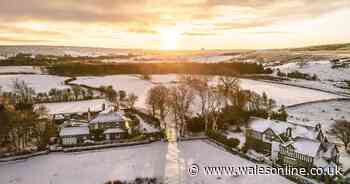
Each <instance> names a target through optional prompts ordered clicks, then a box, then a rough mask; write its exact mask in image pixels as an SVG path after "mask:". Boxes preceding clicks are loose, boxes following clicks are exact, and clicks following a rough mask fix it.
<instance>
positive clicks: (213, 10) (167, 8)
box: [0, 0, 350, 28]
mask: <svg viewBox="0 0 350 184" xmlns="http://www.w3.org/2000/svg"><path fill="white" fill-rule="evenodd" d="M349 5H350V1H349V0H332V1H329V0H293V1H290V0H189V1H185V2H176V1H168V0H128V1H125V0H103V1H101V0H50V1H42V0H26V1H23V0H1V1H0V20H3V21H19V20H43V21H53V22H57V21H65V22H77V23H81V22H88V23H109V24H115V25H118V24H120V25H124V26H126V25H127V24H132V23H133V24H139V25H159V24H161V25H163V24H164V25H166V24H169V25H172V24H175V23H176V22H181V21H188V22H191V21H200V20H211V19H213V18H215V17H225V16H228V17H230V16H232V14H235V13H237V12H236V9H237V8H245V9H244V11H242V12H241V11H240V12H238V13H240V14H245V13H249V14H253V15H256V16H255V19H243V21H246V22H245V23H241V22H236V23H235V22H234V21H232V20H230V19H228V20H227V22H226V24H227V25H231V26H232V28H236V27H252V26H255V25H256V26H261V25H266V24H273V23H274V21H281V20H283V19H284V20H290V19H294V18H312V17H315V16H320V15H323V14H326V13H328V12H332V11H336V10H337V9H340V8H344V7H349ZM219 7H225V8H226V9H225V10H226V11H223V12H221V11H219V10H220V9H219V10H218V8H219ZM230 8H231V9H230ZM260 19H263V20H262V21H260ZM229 22H230V24H228V23H229Z"/></svg>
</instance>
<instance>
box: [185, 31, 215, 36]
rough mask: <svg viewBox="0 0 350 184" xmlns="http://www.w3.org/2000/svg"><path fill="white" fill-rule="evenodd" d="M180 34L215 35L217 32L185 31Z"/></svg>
mask: <svg viewBox="0 0 350 184" xmlns="http://www.w3.org/2000/svg"><path fill="white" fill-rule="evenodd" d="M182 35H184V36H215V35H217V33H211V32H185V33H183V34H182Z"/></svg>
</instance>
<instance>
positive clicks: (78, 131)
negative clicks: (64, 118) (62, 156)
mask: <svg viewBox="0 0 350 184" xmlns="http://www.w3.org/2000/svg"><path fill="white" fill-rule="evenodd" d="M59 135H60V137H61V140H62V145H63V146H69V145H77V144H82V143H83V142H84V141H85V140H87V139H88V137H89V135H90V132H89V127H88V126H82V127H64V128H62V129H61V131H60V134H59Z"/></svg>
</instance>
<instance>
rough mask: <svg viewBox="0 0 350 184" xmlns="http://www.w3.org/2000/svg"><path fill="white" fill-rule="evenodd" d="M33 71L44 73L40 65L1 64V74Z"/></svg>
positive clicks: (32, 72) (34, 72)
mask: <svg viewBox="0 0 350 184" xmlns="http://www.w3.org/2000/svg"><path fill="white" fill-rule="evenodd" d="M4 73H5V74H6V73H11V74H15V73H31V74H42V71H41V69H40V67H33V66H0V74H4Z"/></svg>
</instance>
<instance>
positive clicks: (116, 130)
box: [103, 128, 125, 134]
mask: <svg viewBox="0 0 350 184" xmlns="http://www.w3.org/2000/svg"><path fill="white" fill-rule="evenodd" d="M124 132H125V130H123V129H121V128H109V129H107V130H105V131H104V132H103V133H104V134H113V133H124Z"/></svg>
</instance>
